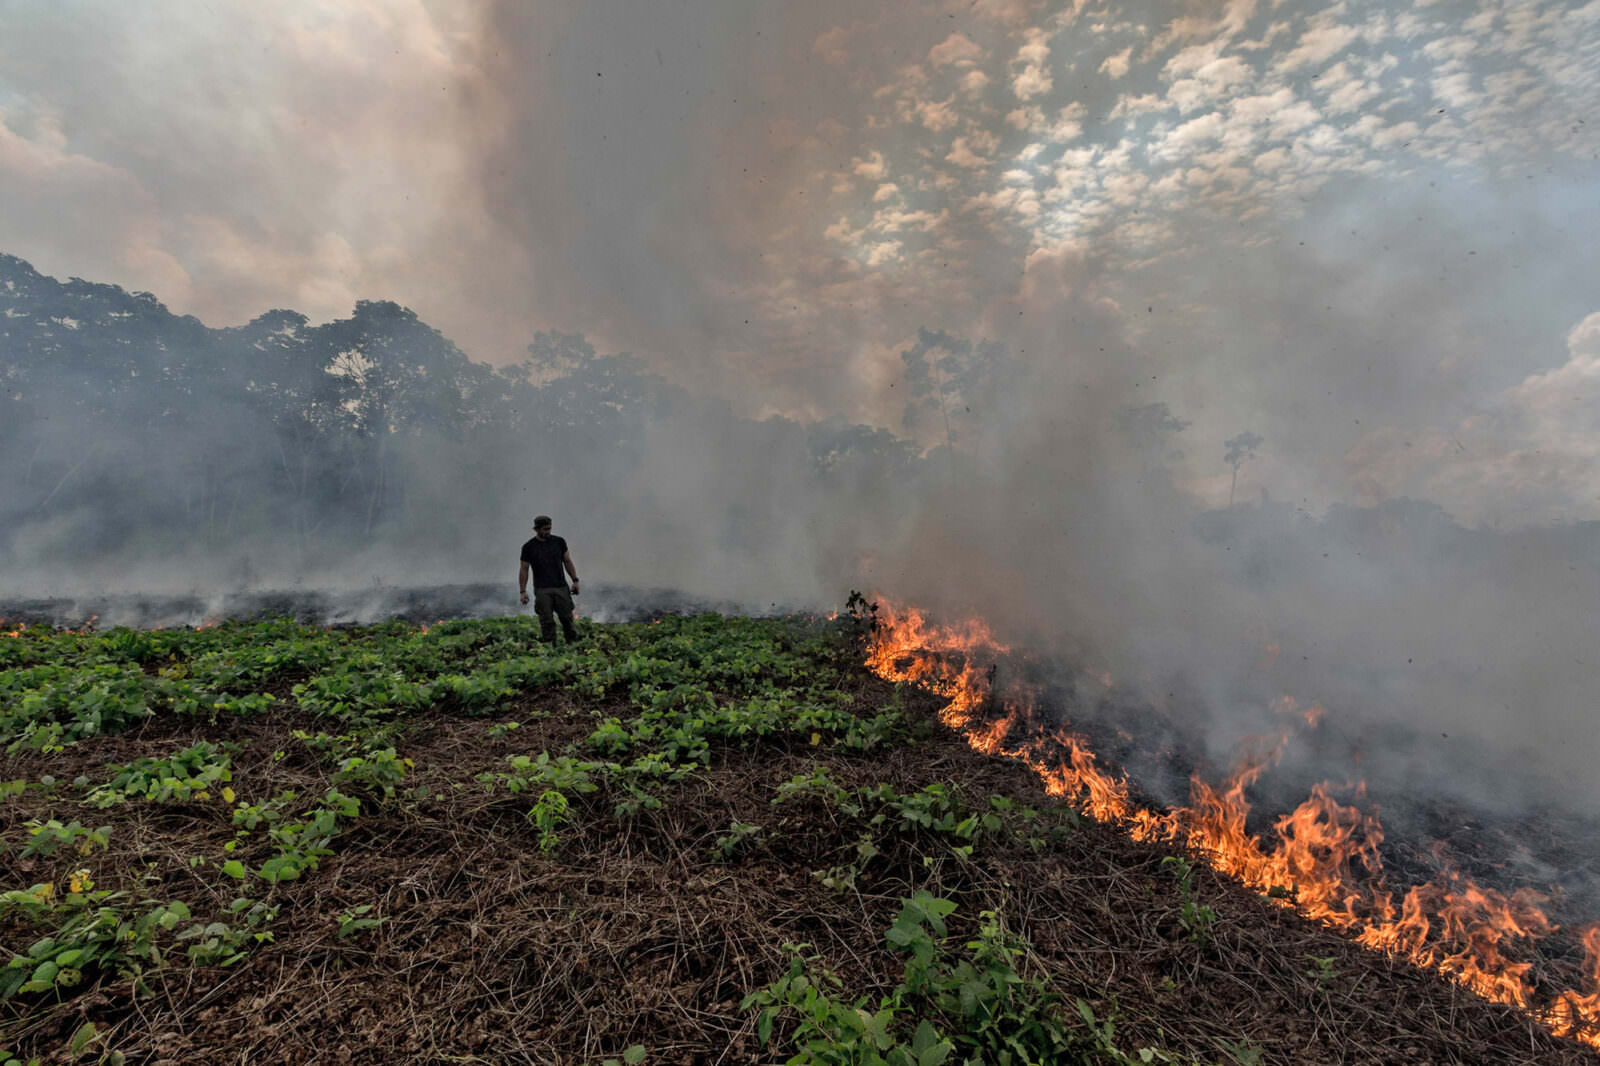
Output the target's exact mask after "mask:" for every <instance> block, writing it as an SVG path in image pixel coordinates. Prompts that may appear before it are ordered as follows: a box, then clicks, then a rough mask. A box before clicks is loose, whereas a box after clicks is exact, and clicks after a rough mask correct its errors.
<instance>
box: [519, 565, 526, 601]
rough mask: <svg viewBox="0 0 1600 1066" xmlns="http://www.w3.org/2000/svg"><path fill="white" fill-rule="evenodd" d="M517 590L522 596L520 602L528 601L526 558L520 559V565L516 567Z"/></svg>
mask: <svg viewBox="0 0 1600 1066" xmlns="http://www.w3.org/2000/svg"><path fill="white" fill-rule="evenodd" d="M517 590H518V592H519V594H520V595H521V596H522V602H523V603H527V602H528V560H526V559H524V560H522V565H521V566H520V567H518V568H517Z"/></svg>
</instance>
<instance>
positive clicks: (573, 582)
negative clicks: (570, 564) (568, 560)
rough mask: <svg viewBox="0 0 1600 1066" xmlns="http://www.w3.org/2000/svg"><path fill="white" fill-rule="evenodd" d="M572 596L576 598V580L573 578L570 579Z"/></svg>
mask: <svg viewBox="0 0 1600 1066" xmlns="http://www.w3.org/2000/svg"><path fill="white" fill-rule="evenodd" d="M572 594H573V595H574V596H576V595H577V594H578V579H577V578H573V579H572Z"/></svg>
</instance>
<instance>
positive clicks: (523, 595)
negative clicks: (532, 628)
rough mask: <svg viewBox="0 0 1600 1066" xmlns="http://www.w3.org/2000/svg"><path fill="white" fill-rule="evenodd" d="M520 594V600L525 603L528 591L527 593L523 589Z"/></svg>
mask: <svg viewBox="0 0 1600 1066" xmlns="http://www.w3.org/2000/svg"><path fill="white" fill-rule="evenodd" d="M520 595H521V596H522V602H523V603H527V602H528V593H527V591H526V590H524V591H523V592H521V593H520Z"/></svg>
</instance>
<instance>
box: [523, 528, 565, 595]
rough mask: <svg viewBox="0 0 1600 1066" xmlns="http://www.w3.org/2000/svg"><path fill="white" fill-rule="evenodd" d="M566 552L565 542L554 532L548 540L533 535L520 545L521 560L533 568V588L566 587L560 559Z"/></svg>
mask: <svg viewBox="0 0 1600 1066" xmlns="http://www.w3.org/2000/svg"><path fill="white" fill-rule="evenodd" d="M566 554H567V542H566V541H565V540H563V539H562V538H561V537H558V536H555V535H554V534H551V536H550V538H549V539H548V540H540V539H539V538H538V537H534V538H533V539H532V540H530V541H528V543H526V544H524V545H523V546H522V561H523V562H525V563H527V564H528V566H530V567H531V568H532V569H533V587H534V588H536V589H564V588H566V587H567V579H566V578H565V577H564V576H562V573H561V559H562V556H564V555H566Z"/></svg>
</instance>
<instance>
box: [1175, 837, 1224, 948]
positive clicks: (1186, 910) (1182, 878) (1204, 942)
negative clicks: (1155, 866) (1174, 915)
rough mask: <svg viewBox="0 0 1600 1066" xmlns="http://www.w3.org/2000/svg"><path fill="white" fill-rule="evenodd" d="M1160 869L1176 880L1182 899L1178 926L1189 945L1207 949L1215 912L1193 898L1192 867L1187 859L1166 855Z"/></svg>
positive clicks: (1214, 924)
mask: <svg viewBox="0 0 1600 1066" xmlns="http://www.w3.org/2000/svg"><path fill="white" fill-rule="evenodd" d="M1161 867H1162V869H1170V870H1172V871H1173V873H1174V875H1175V876H1176V877H1177V878H1178V895H1179V896H1180V897H1181V898H1182V903H1181V904H1180V905H1179V908H1178V924H1179V925H1180V926H1182V927H1183V931H1184V933H1185V934H1186V935H1187V936H1188V938H1189V941H1190V942H1191V943H1193V944H1195V945H1197V946H1198V947H1202V948H1203V947H1208V946H1209V945H1210V944H1211V936H1212V931H1213V930H1214V928H1215V927H1216V924H1217V912H1216V911H1215V910H1213V909H1211V908H1210V907H1209V906H1207V905H1205V904H1203V903H1201V902H1200V901H1199V900H1198V899H1197V898H1196V897H1195V894H1194V866H1193V865H1192V864H1191V863H1190V862H1189V860H1188V859H1185V858H1182V857H1180V856H1177V855H1168V856H1167V857H1166V858H1164V859H1162V860H1161Z"/></svg>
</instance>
